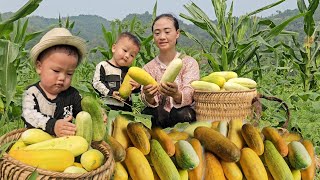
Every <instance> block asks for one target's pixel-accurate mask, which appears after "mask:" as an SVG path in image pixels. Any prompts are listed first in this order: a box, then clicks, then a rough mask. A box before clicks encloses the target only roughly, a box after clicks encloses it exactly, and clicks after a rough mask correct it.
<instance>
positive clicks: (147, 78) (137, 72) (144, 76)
mask: <svg viewBox="0 0 320 180" xmlns="http://www.w3.org/2000/svg"><path fill="white" fill-rule="evenodd" d="M128 74H129V76H130V77H131V78H132V79H133V80H135V81H136V82H137V83H139V84H142V85H144V86H146V85H149V84H152V85H157V84H158V83H157V81H156V80H155V79H154V78H153V77H152V76H151V75H150V74H149V73H148V72H147V71H145V70H144V69H141V68H139V67H130V68H129V70H128Z"/></svg>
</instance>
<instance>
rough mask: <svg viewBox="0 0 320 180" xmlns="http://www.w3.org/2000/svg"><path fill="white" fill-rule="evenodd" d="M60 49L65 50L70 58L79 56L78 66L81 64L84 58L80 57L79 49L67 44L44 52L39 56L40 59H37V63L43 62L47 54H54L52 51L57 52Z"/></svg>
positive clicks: (52, 47)
mask: <svg viewBox="0 0 320 180" xmlns="http://www.w3.org/2000/svg"><path fill="white" fill-rule="evenodd" d="M58 49H63V50H65V51H66V52H67V54H68V56H70V55H71V56H77V58H78V65H79V64H80V60H81V58H82V57H81V55H80V53H79V50H78V48H76V47H74V46H71V45H66V44H59V45H55V46H51V47H49V48H47V49H45V50H43V51H42V52H41V53H40V54H39V56H38V58H37V61H41V60H42V59H43V58H44V56H45V55H46V54H48V53H49V52H52V51H56V50H58Z"/></svg>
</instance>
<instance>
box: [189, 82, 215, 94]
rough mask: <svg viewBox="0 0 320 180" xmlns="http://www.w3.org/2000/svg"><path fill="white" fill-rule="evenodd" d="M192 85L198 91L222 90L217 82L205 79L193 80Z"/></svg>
mask: <svg viewBox="0 0 320 180" xmlns="http://www.w3.org/2000/svg"><path fill="white" fill-rule="evenodd" d="M191 87H192V88H193V89H194V90H197V91H209V92H214V91H220V87H219V86H218V85H217V84H215V83H210V82H205V81H193V82H192V83H191Z"/></svg>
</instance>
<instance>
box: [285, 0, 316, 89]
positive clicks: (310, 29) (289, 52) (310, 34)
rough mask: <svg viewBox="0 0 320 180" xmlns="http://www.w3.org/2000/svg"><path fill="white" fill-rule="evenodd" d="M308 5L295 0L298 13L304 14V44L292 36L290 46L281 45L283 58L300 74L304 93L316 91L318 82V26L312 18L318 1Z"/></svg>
mask: <svg viewBox="0 0 320 180" xmlns="http://www.w3.org/2000/svg"><path fill="white" fill-rule="evenodd" d="M308 3H309V6H308V7H307V6H306V3H305V1H304V0H297V4H298V9H299V11H300V12H301V13H304V14H305V15H304V21H303V23H304V32H305V42H304V43H299V41H298V40H297V35H292V36H291V38H292V41H293V43H292V44H291V45H287V44H284V43H283V44H282V45H283V47H284V49H285V52H284V56H285V57H287V59H289V60H290V61H291V62H292V63H293V65H294V67H295V69H296V70H297V71H298V73H299V74H300V78H301V80H302V83H303V89H304V91H308V90H313V91H317V90H319V81H320V73H319V62H320V61H319V60H320V46H319V43H318V40H319V24H318V25H316V24H315V20H314V18H313V16H314V15H315V11H316V9H317V8H318V5H319V0H309V1H308Z"/></svg>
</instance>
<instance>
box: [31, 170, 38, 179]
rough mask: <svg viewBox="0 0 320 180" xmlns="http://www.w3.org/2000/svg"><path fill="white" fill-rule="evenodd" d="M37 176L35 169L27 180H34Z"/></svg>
mask: <svg viewBox="0 0 320 180" xmlns="http://www.w3.org/2000/svg"><path fill="white" fill-rule="evenodd" d="M38 176H39V173H38V171H37V169H35V170H34V171H33V172H32V173H31V175H30V176H29V178H28V180H36V179H37V177H38Z"/></svg>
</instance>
